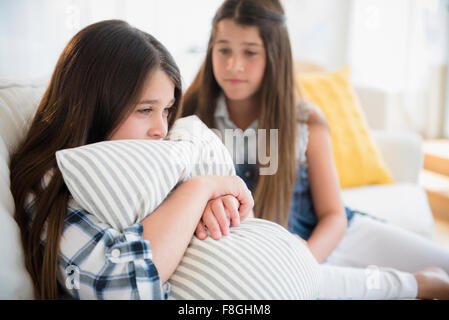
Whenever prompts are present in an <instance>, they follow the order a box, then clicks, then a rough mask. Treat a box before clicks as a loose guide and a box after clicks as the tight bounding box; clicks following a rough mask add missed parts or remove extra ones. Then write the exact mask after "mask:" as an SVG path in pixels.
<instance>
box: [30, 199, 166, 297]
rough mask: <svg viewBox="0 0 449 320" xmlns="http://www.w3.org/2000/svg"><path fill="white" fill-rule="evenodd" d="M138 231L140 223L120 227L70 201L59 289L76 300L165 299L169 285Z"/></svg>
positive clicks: (60, 256)
mask: <svg viewBox="0 0 449 320" xmlns="http://www.w3.org/2000/svg"><path fill="white" fill-rule="evenodd" d="M31 208H32V207H28V210H30V209H31ZM142 232H143V226H142V224H140V223H136V224H134V225H132V226H130V227H128V228H126V229H124V230H123V231H122V232H119V231H117V230H114V229H112V228H110V226H108V225H107V224H104V223H101V222H100V221H98V219H97V218H96V217H95V216H93V215H92V214H90V213H89V212H87V211H85V210H82V209H79V208H73V207H71V206H69V207H68V211H67V214H66V218H65V224H64V229H63V233H62V237H61V243H60V252H59V261H58V266H59V274H58V282H59V284H60V287H61V289H62V290H63V291H64V293H65V294H69V295H70V296H71V297H72V298H75V299H126V300H128V299H151V300H153V299H154V300H156V299H167V298H168V296H169V294H170V284H169V283H168V282H166V284H165V285H163V284H162V283H161V281H160V278H159V274H158V271H157V269H156V267H155V265H154V263H153V261H152V252H151V246H150V243H149V241H147V240H144V239H143V237H142ZM42 240H43V243H42V244H43V245H45V239H44V238H43V239H42Z"/></svg>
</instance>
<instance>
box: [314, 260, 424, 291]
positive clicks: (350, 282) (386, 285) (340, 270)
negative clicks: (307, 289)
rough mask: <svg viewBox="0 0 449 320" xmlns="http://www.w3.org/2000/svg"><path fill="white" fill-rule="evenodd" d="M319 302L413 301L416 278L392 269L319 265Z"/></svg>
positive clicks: (416, 288) (416, 286)
mask: <svg viewBox="0 0 449 320" xmlns="http://www.w3.org/2000/svg"><path fill="white" fill-rule="evenodd" d="M320 270H321V278H320V279H321V280H320V285H319V296H318V299H332V300H334V299H344V300H348V299H356V300H367V299H368V300H385V299H415V298H416V297H417V295H418V285H417V281H416V279H415V277H414V276H413V275H412V274H410V273H406V272H401V271H397V270H394V269H391V268H375V267H369V268H365V269H361V268H352V267H341V266H332V265H329V264H321V265H320Z"/></svg>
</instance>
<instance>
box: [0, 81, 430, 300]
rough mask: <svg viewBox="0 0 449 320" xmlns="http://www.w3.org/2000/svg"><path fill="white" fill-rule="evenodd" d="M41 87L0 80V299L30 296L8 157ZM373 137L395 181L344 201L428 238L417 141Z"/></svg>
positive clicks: (355, 191) (349, 192) (347, 194)
mask: <svg viewBox="0 0 449 320" xmlns="http://www.w3.org/2000/svg"><path fill="white" fill-rule="evenodd" d="M45 88H46V81H45V80H40V81H39V80H37V81H36V80H35V81H11V80H1V79H0V259H1V263H0V299H31V298H32V285H31V280H30V277H29V275H28V274H27V272H26V270H25V267H24V264H23V252H22V250H21V245H20V239H19V231H18V227H17V225H16V223H15V221H14V219H13V211H14V202H13V199H12V196H11V192H10V189H9V186H10V183H9V168H8V157H9V153H10V152H11V150H12V149H13V148H15V147H16V146H17V144H18V142H19V141H20V139H21V138H22V137H23V136H24V134H25V132H26V130H27V127H28V125H29V123H30V119H31V118H32V117H33V115H34V111H35V109H36V106H37V104H38V103H39V100H40V98H41V96H42V94H43V92H44V90H45ZM373 135H374V137H375V139H376V141H377V143H378V147H379V148H380V150H381V153H382V155H383V157H384V159H385V161H386V163H387V165H388V167H389V168H390V170H391V172H392V174H393V176H394V178H395V180H396V183H395V184H393V185H381V186H365V187H359V188H352V189H345V190H343V198H344V201H345V203H346V204H347V205H349V206H351V207H353V208H355V209H359V210H362V211H364V212H367V213H370V214H372V215H375V216H378V217H381V218H384V219H386V220H388V221H390V222H391V223H392V224H395V225H399V226H402V227H404V228H406V229H409V230H411V231H413V232H416V233H418V234H421V235H422V236H425V237H428V238H432V237H433V233H434V225H433V218H432V214H431V211H430V208H429V205H428V202H427V197H426V194H425V192H424V190H423V189H422V188H420V187H419V186H418V185H417V179H418V173H419V171H420V169H421V166H422V154H421V138H420V137H419V136H418V135H415V134H410V133H396V134H391V133H387V132H373Z"/></svg>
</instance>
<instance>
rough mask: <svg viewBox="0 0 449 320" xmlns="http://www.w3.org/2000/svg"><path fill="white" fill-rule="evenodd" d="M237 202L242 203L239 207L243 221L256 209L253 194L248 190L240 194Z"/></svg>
mask: <svg viewBox="0 0 449 320" xmlns="http://www.w3.org/2000/svg"><path fill="white" fill-rule="evenodd" d="M237 200H238V201H239V202H240V206H239V214H240V220H241V221H243V220H244V219H246V217H248V215H249V213H250V212H251V210H252V209H253V207H254V199H253V196H252V195H251V192H250V191H249V190H248V189H246V190H245V191H244V192H242V193H240V194H239V195H238V197H237Z"/></svg>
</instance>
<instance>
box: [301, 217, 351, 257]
mask: <svg viewBox="0 0 449 320" xmlns="http://www.w3.org/2000/svg"><path fill="white" fill-rule="evenodd" d="M346 226H347V219H346V216H345V215H341V214H332V215H328V216H325V217H323V218H322V219H320V220H319V222H318V224H317V226H316V227H315V229H314V231H313V233H312V235H311V236H310V238H309V239H308V240H307V245H308V247H309V249H310V251H311V252H312V254H313V255H314V256H315V259H317V261H318V262H319V263H321V262H323V261H324V260H325V259H326V258H327V257H328V256H329V255H330V254H331V252H332V251H333V250H334V249H335V248H336V247H337V245H338V243H339V242H340V241H341V239H342V238H343V236H344V234H345V232H346Z"/></svg>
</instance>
